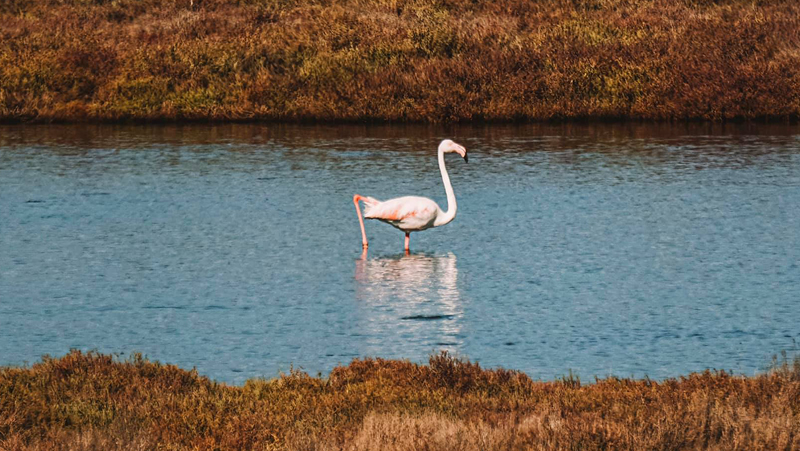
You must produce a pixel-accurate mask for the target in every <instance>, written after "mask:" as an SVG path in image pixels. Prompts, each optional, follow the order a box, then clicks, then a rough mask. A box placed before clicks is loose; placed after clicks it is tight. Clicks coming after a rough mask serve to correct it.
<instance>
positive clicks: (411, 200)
mask: <svg viewBox="0 0 800 451" xmlns="http://www.w3.org/2000/svg"><path fill="white" fill-rule="evenodd" d="M437 209H438V206H437V205H436V202H434V201H432V200H430V199H427V198H425V197H416V196H407V197H398V198H397V199H390V200H387V201H386V202H381V203H379V204H374V205H367V207H366V209H365V210H364V217H365V218H372V219H381V220H383V221H391V222H400V221H404V220H410V219H413V218H418V219H420V220H422V221H426V220H427V219H429V218H432V217H433V216H434V215H435V213H436V211H437Z"/></svg>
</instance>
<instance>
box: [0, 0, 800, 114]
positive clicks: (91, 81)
mask: <svg viewBox="0 0 800 451" xmlns="http://www.w3.org/2000/svg"><path fill="white" fill-rule="evenodd" d="M586 117H592V118H623V117H625V118H645V119H688V118H694V119H711V120H722V119H753V118H762V119H763V118H772V119H783V120H786V119H796V118H798V117H800V2H797V1H794V0H786V1H781V0H770V1H760V0H548V1H544V0H497V1H493V0H472V1H463V0H3V1H2V2H0V120H5V121H9V120H31V119H35V120H121V119H135V120H176V119H213V120H231V119H270V120H386V121H456V120H531V119H534V120H536V119H558V118H586Z"/></svg>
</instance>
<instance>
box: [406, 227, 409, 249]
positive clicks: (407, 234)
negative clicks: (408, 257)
mask: <svg viewBox="0 0 800 451" xmlns="http://www.w3.org/2000/svg"><path fill="white" fill-rule="evenodd" d="M408 238H409V233H408V232H406V254H407V253H408Z"/></svg>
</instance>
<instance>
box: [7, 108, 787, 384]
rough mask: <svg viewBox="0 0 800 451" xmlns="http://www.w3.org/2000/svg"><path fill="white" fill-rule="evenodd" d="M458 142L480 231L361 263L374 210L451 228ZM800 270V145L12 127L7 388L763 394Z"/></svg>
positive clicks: (465, 213) (427, 132) (474, 133)
mask: <svg viewBox="0 0 800 451" xmlns="http://www.w3.org/2000/svg"><path fill="white" fill-rule="evenodd" d="M443 138H452V139H454V140H455V141H456V142H458V143H460V144H463V145H464V146H465V147H466V148H467V149H468V151H469V157H470V159H469V164H465V163H464V161H463V160H462V159H461V158H459V157H458V156H456V155H448V158H447V159H446V160H447V167H448V170H449V172H450V177H451V179H452V183H453V186H454V189H455V194H456V197H457V199H458V206H459V210H458V217H457V218H456V219H455V221H454V222H452V223H450V224H448V225H446V226H443V227H440V228H436V229H432V230H428V231H425V232H421V233H417V234H412V235H411V255H408V256H406V255H404V253H403V252H402V249H403V234H402V232H400V231H398V230H396V229H394V228H392V227H391V226H389V225H387V224H383V223H379V222H376V221H367V223H366V228H367V236H368V237H369V239H370V248H369V252H368V253H367V255H365V256H364V255H362V252H361V236H360V231H359V226H358V219H357V217H356V213H355V210H354V208H353V202H352V196H353V194H355V193H358V194H362V195H369V196H374V197H377V198H378V199H388V198H391V197H396V196H401V195H421V196H426V197H430V198H432V199H434V200H435V201H436V202H438V203H439V205H440V206H442V208H446V200H445V192H444V189H443V187H442V181H441V177H440V174H439V170H438V167H437V162H436V147H437V144H438V143H439V141H440V140H441V139H443ZM799 265H800V128H798V127H796V126H784V125H708V124H688V125H687V124H683V125H674V124H672V125H659V124H655V125H654V124H566V125H552V124H547V125H545V124H538V125H492V126H447V127H428V126H357V125H326V126H312V125H264V124H238V125H203V124H193V125H182V126H173V125H160V126H133V125H131V126H111V125H104V126H87V125H6V126H0V365H22V364H25V363H26V362H27V363H34V362H36V361H38V360H39V359H40V357H41V356H42V355H43V354H50V355H52V356H60V355H63V354H65V353H67V352H68V351H69V350H70V349H71V348H77V349H82V350H97V351H100V352H104V353H118V354H119V355H120V356H121V358H124V357H125V356H127V355H129V354H130V353H131V352H137V351H138V352H141V353H143V354H144V355H146V356H147V357H148V358H150V359H153V360H159V361H162V362H166V363H172V364H176V365H178V366H180V367H183V368H187V369H190V368H192V367H196V368H197V370H198V372H199V373H200V374H203V375H207V376H209V377H211V378H213V379H216V380H218V381H223V382H227V383H234V384H241V383H242V382H244V381H245V380H246V379H249V378H254V377H266V378H271V377H275V376H277V375H278V374H279V372H281V371H284V372H287V371H289V370H290V368H291V367H292V366H293V367H294V368H295V369H301V370H303V371H306V372H308V373H309V374H311V375H316V374H317V373H321V374H323V375H325V374H327V372H329V371H330V370H331V369H332V368H333V367H334V366H336V365H337V364H347V363H349V362H350V361H351V360H352V359H354V358H357V357H382V358H398V359H409V360H411V361H415V362H425V361H427V357H428V356H429V355H430V354H432V353H436V352H439V351H441V350H447V351H449V352H452V353H454V354H456V355H458V356H463V357H466V358H469V359H470V360H472V361H478V362H479V363H480V364H481V365H482V366H484V367H500V366H502V367H504V368H509V369H517V370H522V371H525V372H526V373H527V374H529V375H530V376H531V377H533V378H534V379H543V380H551V379H554V378H558V377H561V376H562V375H565V374H566V373H567V372H568V371H570V370H572V371H573V372H574V373H577V374H578V375H579V376H581V377H582V378H583V379H584V380H592V378H593V377H594V376H599V377H605V376H608V375H616V376H620V377H628V376H634V377H644V376H648V377H650V378H654V379H663V378H667V377H677V376H680V375H685V374H687V373H689V372H692V371H702V370H704V369H706V368H716V369H725V370H731V371H734V372H735V373H740V374H747V375H752V374H753V373H755V372H761V371H764V370H765V368H766V367H767V366H768V365H769V363H770V360H771V358H772V356H773V355H774V354H776V353H780V352H781V351H783V350H786V351H789V352H794V351H795V350H796V349H797V346H798V345H797V341H798V339H800V266H799Z"/></svg>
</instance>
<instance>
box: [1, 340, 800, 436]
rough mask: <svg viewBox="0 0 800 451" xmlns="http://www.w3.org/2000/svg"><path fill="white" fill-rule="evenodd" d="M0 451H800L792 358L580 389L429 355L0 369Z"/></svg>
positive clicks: (83, 358)
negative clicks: (752, 371)
mask: <svg viewBox="0 0 800 451" xmlns="http://www.w3.org/2000/svg"><path fill="white" fill-rule="evenodd" d="M0 449H13V450H115V449H118V450H133V449H136V450H139V449H142V450H144V449H203V450H205V449H208V450H212V449H220V450H227V449H292V450H329V449H348V450H376V449H381V450H390V451H391V450H413V449H429V450H439V449H441V450H451V449H452V450H479V449H492V450H512V449H547V450H575V449H581V450H593V449H605V450H616V449H626V450H643V449H649V450H656V449H662V450H684V449H691V450H695V449H720V450H723V449H724V450H770V451H774V450H782V451H783V450H797V449H800V361H796V362H795V364H794V365H793V366H791V365H787V364H784V365H783V366H782V367H778V368H777V369H776V370H773V371H772V372H770V373H769V374H765V375H761V376H757V377H738V376H731V375H728V374H725V373H704V374H692V375H690V376H687V377H682V378H680V379H677V380H667V381H664V382H659V383H657V382H653V381H648V380H638V381H637V380H626V379H605V380H600V381H598V382H597V383H594V384H590V385H581V384H580V382H579V381H578V380H576V379H568V380H563V381H558V382H534V381H531V380H530V379H529V378H528V377H527V376H525V375H524V374H521V373H518V372H514V371H505V370H484V369H481V368H480V367H479V366H478V365H476V364H471V363H469V362H465V361H461V360H456V359H453V358H451V357H449V356H447V355H439V356H434V357H432V358H431V359H430V362H429V364H428V365H416V364H412V363H408V362H400V361H386V360H356V361H354V362H353V363H351V364H350V365H349V366H345V367H338V368H336V369H334V370H333V372H332V373H331V374H330V376H329V377H328V378H313V377H309V376H307V375H305V374H302V373H293V374H290V375H286V376H283V377H280V378H277V379H273V380H251V381H248V382H247V383H246V384H245V385H244V386H242V387H234V386H226V385H223V384H217V383H214V382H211V381H209V380H208V379H206V378H204V377H201V376H198V375H197V373H196V372H190V371H185V370H181V369H179V368H176V367H174V366H168V365H160V364H157V363H152V362H148V361H146V360H143V359H141V358H133V359H130V360H128V361H126V362H117V361H115V360H114V359H112V358H111V357H109V356H104V355H97V354H82V353H79V352H72V353H70V354H68V355H66V356H64V357H62V358H59V359H45V360H44V361H43V362H41V363H39V364H36V365H34V366H32V367H30V368H6V369H2V370H0Z"/></svg>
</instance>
